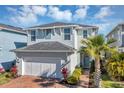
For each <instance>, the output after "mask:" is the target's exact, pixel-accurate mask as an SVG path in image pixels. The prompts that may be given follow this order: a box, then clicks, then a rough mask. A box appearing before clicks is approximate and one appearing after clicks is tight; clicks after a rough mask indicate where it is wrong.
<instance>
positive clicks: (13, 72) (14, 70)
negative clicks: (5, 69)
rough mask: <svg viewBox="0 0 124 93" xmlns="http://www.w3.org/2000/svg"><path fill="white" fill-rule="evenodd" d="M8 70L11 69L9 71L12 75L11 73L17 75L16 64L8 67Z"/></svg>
mask: <svg viewBox="0 0 124 93" xmlns="http://www.w3.org/2000/svg"><path fill="white" fill-rule="evenodd" d="M10 71H11V73H12V75H13V76H14V77H16V76H17V66H16V65H14V66H13V67H12V68H11V69H10Z"/></svg>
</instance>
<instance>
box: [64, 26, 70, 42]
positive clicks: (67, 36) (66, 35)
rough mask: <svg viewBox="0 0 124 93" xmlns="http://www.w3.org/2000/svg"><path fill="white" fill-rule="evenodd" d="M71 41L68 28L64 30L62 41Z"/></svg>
mask: <svg viewBox="0 0 124 93" xmlns="http://www.w3.org/2000/svg"><path fill="white" fill-rule="evenodd" d="M70 39H71V31H70V28H65V29H64V40H70Z"/></svg>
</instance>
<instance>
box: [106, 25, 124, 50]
mask: <svg viewBox="0 0 124 93" xmlns="http://www.w3.org/2000/svg"><path fill="white" fill-rule="evenodd" d="M106 38H107V40H109V39H111V38H113V39H116V42H114V43H112V44H111V45H110V46H111V47H116V48H117V49H118V51H119V52H124V23H121V24H118V25H117V26H116V27H115V28H114V29H113V30H112V31H111V32H109V33H108V34H107V36H106Z"/></svg>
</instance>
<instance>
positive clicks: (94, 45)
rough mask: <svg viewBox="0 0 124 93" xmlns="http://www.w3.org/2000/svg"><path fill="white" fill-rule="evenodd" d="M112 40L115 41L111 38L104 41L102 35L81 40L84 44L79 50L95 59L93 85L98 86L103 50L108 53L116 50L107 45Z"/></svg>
mask: <svg viewBox="0 0 124 93" xmlns="http://www.w3.org/2000/svg"><path fill="white" fill-rule="evenodd" d="M113 42H115V40H112V39H111V40H109V41H108V42H107V43H106V42H105V38H104V36H103V35H97V36H94V37H90V38H87V39H83V40H81V43H82V44H83V45H85V47H82V48H81V50H80V52H83V53H85V54H87V55H89V56H90V57H91V58H92V59H93V60H94V61H95V75H94V85H95V87H100V77H101V71H100V59H101V58H102V57H103V53H105V51H107V52H110V53H114V52H115V51H116V49H115V48H110V47H109V44H111V43H113Z"/></svg>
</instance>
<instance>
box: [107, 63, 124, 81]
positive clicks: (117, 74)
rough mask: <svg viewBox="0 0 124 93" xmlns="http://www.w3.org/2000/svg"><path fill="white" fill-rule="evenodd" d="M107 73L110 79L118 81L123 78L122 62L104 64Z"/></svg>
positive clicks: (123, 64)
mask: <svg viewBox="0 0 124 93" xmlns="http://www.w3.org/2000/svg"><path fill="white" fill-rule="evenodd" d="M106 68H107V72H108V74H109V76H111V79H115V80H119V81H120V79H121V78H122V77H124V61H121V62H108V63H107V64H106Z"/></svg>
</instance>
